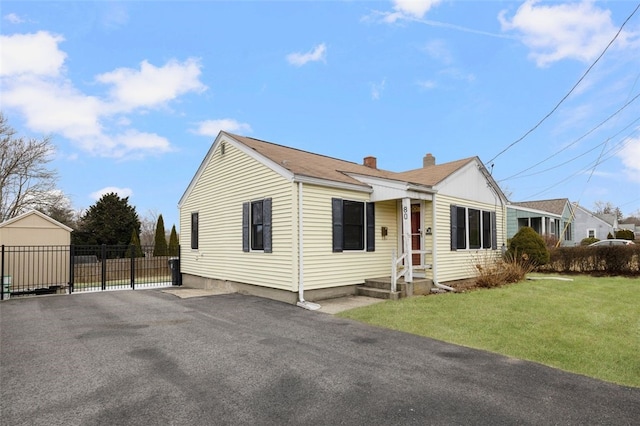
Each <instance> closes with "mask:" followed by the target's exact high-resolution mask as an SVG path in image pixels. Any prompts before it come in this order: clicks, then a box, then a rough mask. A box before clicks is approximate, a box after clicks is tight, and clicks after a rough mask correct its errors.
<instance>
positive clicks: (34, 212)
mask: <svg viewBox="0 0 640 426" xmlns="http://www.w3.org/2000/svg"><path fill="white" fill-rule="evenodd" d="M31 215H36V216H38V217H41V218H42V219H44V220H46V221H48V222H51V223H52V224H54V225H55V226H57V227H59V228H62V229H64V230H65V231H69V232H72V231H73V229H72V228H70V227H68V226H67V225H65V224H64V223H60V222H58V221H57V220H55V219H53V218H51V217H49V216H47V215H46V214H44V213H42V212H39V211H38V210H30V211H28V212H26V213H22V214H21V215H18V216H16V217H13V218H11V219H8V220H5V221H4V222H2V223H0V228H3V227H7V226H10V225H11V224H15V223H16V222H19V221H21V220H23V219H25V218H27V217H29V216H31Z"/></svg>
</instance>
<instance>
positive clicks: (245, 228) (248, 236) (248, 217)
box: [242, 198, 273, 253]
mask: <svg viewBox="0 0 640 426" xmlns="http://www.w3.org/2000/svg"><path fill="white" fill-rule="evenodd" d="M258 203H262V223H261V226H262V231H261V234H262V235H261V236H262V248H257V246H255V245H254V228H253V226H254V225H255V224H254V223H253V218H252V215H253V206H254V205H258ZM272 228H273V226H272V199H271V198H263V199H260V200H252V201H246V202H244V203H242V251H243V252H245V253H248V252H264V253H272V252H273V243H272Z"/></svg>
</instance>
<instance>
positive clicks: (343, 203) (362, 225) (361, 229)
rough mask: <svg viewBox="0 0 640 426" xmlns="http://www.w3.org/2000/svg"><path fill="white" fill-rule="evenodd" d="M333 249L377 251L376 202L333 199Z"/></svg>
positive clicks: (335, 250)
mask: <svg viewBox="0 0 640 426" xmlns="http://www.w3.org/2000/svg"><path fill="white" fill-rule="evenodd" d="M331 203H332V204H331V207H332V209H331V212H332V223H333V251H334V252H342V251H349V250H353V251H357V250H365V248H366V250H367V251H375V204H374V203H365V202H362V201H350V200H343V199H341V198H333V199H332V200H331Z"/></svg>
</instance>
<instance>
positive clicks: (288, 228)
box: [180, 141, 297, 291]
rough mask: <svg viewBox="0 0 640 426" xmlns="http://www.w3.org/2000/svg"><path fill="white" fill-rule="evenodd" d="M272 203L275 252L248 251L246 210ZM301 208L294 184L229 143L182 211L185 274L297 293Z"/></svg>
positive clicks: (215, 155)
mask: <svg viewBox="0 0 640 426" xmlns="http://www.w3.org/2000/svg"><path fill="white" fill-rule="evenodd" d="M265 198H271V199H272V238H273V252H272V253H265V252H263V251H250V252H248V253H246V252H243V250H242V204H243V203H244V202H248V201H256V200H261V199H265ZM296 208H297V204H296V201H295V200H294V184H293V183H291V182H289V181H288V180H287V179H286V178H284V177H283V176H282V175H280V174H278V173H276V172H274V171H273V170H272V169H270V168H268V167H266V166H265V165H263V164H262V163H260V162H258V161H257V160H255V159H253V158H252V157H250V156H249V155H247V154H245V153H244V152H243V151H241V150H240V149H239V148H237V147H236V146H235V145H234V144H232V143H230V142H228V141H227V142H226V143H225V149H224V154H223V153H222V151H221V149H220V146H218V147H216V148H215V151H214V152H213V153H212V156H211V157H210V158H209V163H208V164H207V165H206V166H205V168H204V170H203V172H202V174H201V175H200V177H199V179H198V181H197V182H195V185H194V186H193V187H192V188H191V191H190V193H189V195H188V197H187V199H185V200H183V202H182V205H181V208H180V245H181V259H180V263H181V265H180V269H181V272H182V273H183V274H190V275H194V276H197V277H203V278H209V279H214V280H221V281H233V282H240V283H247V284H253V285H258V286H265V287H272V288H277V289H282V290H290V291H296V290H297V243H296V241H297V240H296V238H295V232H297V231H296V229H297V228H296V225H295V221H296V219H295V218H296V217H297V210H296ZM192 213H198V220H199V244H198V249H192V248H191V214H192Z"/></svg>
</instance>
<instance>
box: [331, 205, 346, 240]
mask: <svg viewBox="0 0 640 426" xmlns="http://www.w3.org/2000/svg"><path fill="white" fill-rule="evenodd" d="M331 218H332V223H333V252H334V253H337V252H341V251H342V244H343V240H344V237H343V232H342V199H340V198H332V199H331Z"/></svg>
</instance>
